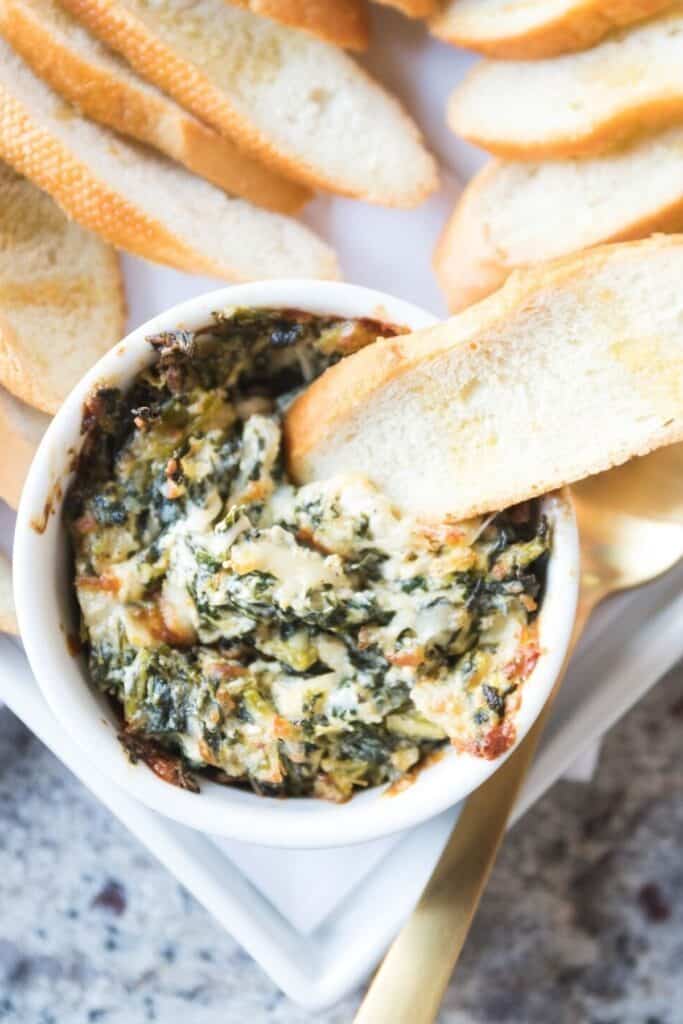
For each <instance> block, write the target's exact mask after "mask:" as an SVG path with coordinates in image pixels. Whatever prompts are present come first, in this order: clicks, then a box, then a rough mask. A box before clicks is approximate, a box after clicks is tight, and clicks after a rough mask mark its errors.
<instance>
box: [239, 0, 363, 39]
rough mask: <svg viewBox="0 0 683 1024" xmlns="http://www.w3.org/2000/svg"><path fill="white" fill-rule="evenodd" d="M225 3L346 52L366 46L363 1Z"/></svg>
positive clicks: (249, 0) (256, 0)
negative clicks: (341, 48)
mask: <svg viewBox="0 0 683 1024" xmlns="http://www.w3.org/2000/svg"><path fill="white" fill-rule="evenodd" d="M228 3H231V4H233V5H234V6H235V7H243V8H245V9H246V10H248V11H251V12H252V14H258V15H260V16H262V17H264V18H272V19H273V21H279V22H281V24H283V25H289V26H290V28H300V29H302V30H303V31H304V32H310V33H311V34H312V35H314V36H318V38H319V39H324V40H325V42H326V43H334V45H335V46H343V47H344V48H345V49H347V50H364V49H365V48H366V47H367V45H368V35H369V24H368V23H369V18H368V9H367V4H366V2H365V0H228Z"/></svg>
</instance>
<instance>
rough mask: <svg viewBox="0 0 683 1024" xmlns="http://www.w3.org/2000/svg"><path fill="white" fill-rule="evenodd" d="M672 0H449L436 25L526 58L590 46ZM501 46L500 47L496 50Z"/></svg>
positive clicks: (487, 48) (486, 48)
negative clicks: (634, 0)
mask: <svg viewBox="0 0 683 1024" xmlns="http://www.w3.org/2000/svg"><path fill="white" fill-rule="evenodd" d="M672 2H673V0H637V2H635V3H634V2H633V0H609V2H608V3H605V2H604V0H447V2H446V4H445V6H444V7H443V9H442V10H440V11H439V13H438V14H437V15H436V17H435V18H434V21H433V23H432V29H433V31H434V32H435V33H436V34H437V35H439V36H442V37H443V38H445V39H449V38H450V39H453V40H454V41H456V42H458V41H460V42H462V43H463V45H466V46H469V47H471V48H473V49H477V48H480V49H481V50H482V52H484V53H486V52H491V53H492V54H493V55H498V56H501V57H502V56H511V55H512V54H513V52H514V55H515V56H518V57H519V58H521V59H523V60H525V59H533V58H539V57H545V56H548V57H550V56H554V55H556V54H559V53H562V52H571V50H578V49H581V48H582V47H583V46H591V45H593V44H594V43H595V42H597V41H598V40H599V39H601V38H603V37H604V36H605V35H606V34H607V33H608V32H610V31H611V30H613V29H615V28H619V27H623V26H624V25H629V24H632V23H634V22H637V21H641V20H644V19H645V18H648V17H651V16H653V15H654V14H657V13H658V12H659V11H663V10H665V9H666V8H667V7H671V6H672ZM496 51H497V53H496Z"/></svg>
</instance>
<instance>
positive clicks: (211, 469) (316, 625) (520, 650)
mask: <svg viewBox="0 0 683 1024" xmlns="http://www.w3.org/2000/svg"><path fill="white" fill-rule="evenodd" d="M394 333H398V332H397V330H396V329H393V328H391V327H388V326H387V325H386V324H383V323H380V322H375V321H370V320H356V321H354V320H343V319H339V318H334V317H320V316H312V315H310V314H306V313H301V312H297V311H289V310H250V309H234V310H229V311H225V312H223V313H220V314H216V315H215V316H214V320H213V322H212V323H211V324H209V325H207V326H206V327H205V328H203V329H201V330H198V331H192V332H188V331H182V330H179V331H176V332H172V333H168V334H163V335H160V336H157V337H151V338H150V339H149V344H150V345H151V346H152V347H153V349H154V352H155V356H154V361H153V363H152V365H151V366H150V367H149V369H147V370H146V371H145V372H143V373H141V374H140V375H139V376H138V377H137V379H136V380H135V382H134V384H133V385H132V387H131V388H130V389H129V390H127V391H125V392H122V391H120V390H116V389H113V388H102V389H100V390H99V391H97V392H96V393H95V394H93V396H92V397H91V399H90V400H89V401H88V403H87V406H86V409H85V414H84V423H83V431H84V434H85V438H84V445H83V450H82V453H81V455H80V457H79V461H78V466H77V469H76V476H75V481H74V484H73V485H72V487H71V489H70V493H69V495H68V500H67V506H66V508H67V512H66V514H67V518H68V524H69V532H70V538H71V543H72V549H73V566H74V584H75V592H76V596H77V599H78V606H79V609H80V623H81V626H80V628H81V642H82V645H83V647H84V650H85V654H86V656H87V659H88V663H89V671H90V675H91V678H92V681H93V683H94V685H95V686H97V687H98V688H99V689H100V690H102V691H104V693H105V694H107V695H108V696H109V697H110V698H111V699H112V701H113V702H114V703H115V705H116V706H117V708H118V709H120V716H121V723H122V724H121V738H122V741H123V743H124V744H125V746H126V748H127V749H128V751H129V753H130V754H131V756H132V757H133V758H136V759H141V760H143V761H144V762H146V763H147V764H148V765H149V766H150V767H151V768H152V769H153V770H154V771H156V772H157V773H158V774H159V775H161V776H162V777H163V778H165V779H167V780H168V781H170V782H174V783H176V784H179V785H184V786H186V787H189V788H196V776H197V774H198V773H200V774H201V773H205V774H209V775H210V776H211V777H212V778H213V779H214V780H217V781H219V782H224V783H238V784H244V785H247V786H251V787H252V788H253V789H254V790H255V791H256V792H258V793H261V794H267V795H277V796H309V795H312V796H316V797H323V798H325V799H329V800H334V801H345V800H347V799H349V797H351V796H352V795H353V793H354V791H355V790H356V789H357V788H359V787H367V786H376V785H380V784H383V783H388V782H393V783H397V784H398V786H399V788H400V786H401V785H403V784H407V782H408V781H410V780H411V779H412V778H413V777H414V776H415V773H416V771H417V770H418V768H419V767H420V766H421V765H424V764H425V762H426V761H428V760H431V759H432V756H433V755H434V753H435V752H436V751H438V750H439V749H440V748H442V747H445V745H446V744H448V743H451V744H452V745H453V746H454V747H455V748H456V749H457V750H458V751H461V752H467V753H468V754H471V755H475V756H478V757H484V758H494V757H497V756H499V755H500V754H501V753H502V752H503V751H504V750H506V749H507V748H508V747H509V745H510V744H511V743H512V742H513V740H514V736H515V717H516V711H517V708H518V705H519V701H520V689H521V686H522V683H523V682H524V680H525V678H526V677H527V676H528V675H529V673H530V672H531V670H532V669H533V667H534V665H535V663H536V661H537V658H538V656H539V644H538V636H537V627H536V617H537V613H538V607H539V603H540V601H541V599H542V595H543V587H544V577H545V569H546V563H547V559H548V554H549V549H550V545H551V537H550V531H549V527H548V523H547V522H546V520H545V518H544V517H543V516H542V515H541V514H540V511H539V505H538V503H536V502H529V503H526V504H524V505H520V506H517V507H515V508H512V509H509V510H507V511H504V512H501V513H499V514H496V515H493V516H488V517H485V518H477V519H471V520H468V521H467V522H454V521H450V520H449V519H445V520H443V521H428V520H421V519H419V518H414V517H411V516H407V515H403V514H401V513H400V512H399V511H398V510H397V509H396V508H394V507H392V505H391V504H390V503H389V501H388V500H387V499H386V498H385V497H384V496H383V494H382V493H380V492H379V491H378V490H377V489H376V488H375V487H374V486H373V484H372V482H371V481H369V480H367V479H364V478H362V477H360V476H358V477H355V476H340V477H335V478H332V479H329V480H322V481H319V482H313V483H310V484H307V485H306V486H303V487H296V486H294V485H293V484H292V483H291V482H290V481H289V480H288V478H287V474H286V472H285V469H284V465H283V453H282V441H281V419H282V415H283V411H284V410H285V409H286V407H287V405H288V403H289V402H290V401H291V400H292V398H293V396H294V395H295V394H296V393H297V391H298V390H299V389H301V388H302V387H304V386H305V385H306V383H307V382H309V381H310V380H312V379H313V378H314V377H315V376H317V375H318V374H320V373H322V372H323V371H324V370H325V368H326V367H328V366H329V365H331V364H332V363H333V362H335V361H336V360H338V359H339V358H341V357H342V356H343V355H346V354H348V353H350V352H353V351H354V350H356V349H358V348H360V347H362V346H364V345H366V344H369V343H371V342H372V341H374V339H375V338H376V337H377V336H378V335H384V336H386V335H388V334H394Z"/></svg>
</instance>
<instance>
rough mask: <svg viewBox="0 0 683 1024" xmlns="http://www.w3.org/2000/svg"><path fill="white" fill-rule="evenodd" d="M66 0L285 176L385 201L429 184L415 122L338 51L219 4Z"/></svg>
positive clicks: (410, 196) (418, 194)
mask: <svg viewBox="0 0 683 1024" xmlns="http://www.w3.org/2000/svg"><path fill="white" fill-rule="evenodd" d="M63 2H64V4H65V6H66V7H68V8H69V10H70V11H71V12H72V13H73V14H74V15H75V16H76V17H78V18H80V19H81V20H82V21H83V22H84V23H85V24H86V25H87V26H88V28H90V30H91V31H92V32H94V33H95V34H96V35H98V36H99V37H100V38H101V39H103V40H104V41H105V42H106V43H108V44H109V45H110V46H112V47H113V48H114V49H116V50H118V51H119V52H120V53H122V54H123V55H124V56H125V57H126V58H127V60H129V61H130V63H131V64H132V65H133V66H134V67H135V68H137V70H138V71H139V72H140V73H141V74H143V75H144V76H145V77H147V78H148V79H149V80H150V81H152V82H155V83H156V84H157V85H158V86H159V87H160V88H161V89H163V90H164V91H165V92H167V93H169V94H170V95H171V96H174V97H175V99H176V100H177V101H178V102H179V103H181V104H182V105H183V106H185V107H187V109H188V110H192V111H193V112H194V113H195V114H196V115H197V117H200V118H202V120H204V121H206V122H207V123H209V124H212V125H213V126H214V127H215V128H217V129H218V131H220V132H223V133H224V134H226V135H229V136H232V137H234V139H235V141H236V142H237V143H238V144H239V145H240V146H242V147H244V148H245V149H246V150H248V151H249V152H251V153H252V154H253V155H255V156H256V157H258V158H260V159H262V160H264V161H265V162H267V163H268V165H269V166H274V167H276V168H278V170H280V171H281V172H282V173H284V174H288V175H290V176H291V177H293V178H295V179H297V180H300V181H303V182H305V183H306V184H308V185H310V186H312V187H314V188H323V189H328V190H330V191H332V192H338V193H341V194H343V195H349V196H354V197H356V198H358V199H365V200H367V201H369V202H376V203H382V204H385V205H387V206H414V205H416V204H417V203H419V202H421V201H422V200H423V199H424V198H425V197H426V196H427V195H428V194H429V193H430V192H431V191H432V190H433V189H434V188H435V187H436V183H437V182H436V165H435V163H434V160H433V159H432V157H431V156H430V155H429V153H427V151H426V149H425V148H424V145H423V143H422V140H421V138H420V133H419V131H418V129H417V127H416V125H415V124H414V123H413V122H412V121H411V120H410V118H409V117H408V116H407V115H406V114H405V112H404V111H403V109H402V108H401V107H400V105H399V104H398V102H397V101H396V100H395V99H394V98H393V97H392V96H390V95H389V94H388V93H386V92H385V91H384V89H382V88H381V87H380V86H379V85H378V84H377V83H376V82H374V81H373V80H372V79H371V78H370V77H369V76H368V75H367V74H366V73H365V72H364V71H363V70H362V69H361V68H360V67H359V66H358V65H357V64H356V63H355V62H354V61H353V59H352V58H351V57H349V56H348V55H347V54H345V53H343V52H342V51H341V50H338V49H337V48H336V47H333V46H329V45H327V44H325V43H322V42H320V40H318V39H312V38H311V37H310V36H308V35H306V34H305V33H303V32H296V31H294V30H293V29H289V28H286V27H285V26H283V25H278V24H276V23H275V22H273V21H270V20H268V19H266V18H259V17H257V16H256V15H254V14H252V13H251V12H250V11H244V10H240V9H237V8H233V7H231V6H230V5H228V4H226V3H225V0H157V2H155V3H149V2H148V0H63Z"/></svg>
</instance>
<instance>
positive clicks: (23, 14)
mask: <svg viewBox="0 0 683 1024" xmlns="http://www.w3.org/2000/svg"><path fill="white" fill-rule="evenodd" d="M0 33H1V34H2V35H3V36H4V37H5V39H7V40H8V42H9V43H11V45H12V46H13V48H14V49H15V50H16V51H17V52H18V53H19V54H21V56H22V57H23V58H24V60H25V61H26V62H27V63H28V64H30V65H31V67H32V68H33V70H34V71H35V72H36V74H37V75H39V76H40V77H41V78H43V79H45V81H46V82H48V84H49V85H51V86H52V88H53V89H54V90H55V91H56V92H58V93H59V94H60V95H61V96H63V97H64V99H65V100H67V101H68V102H69V103H72V104H73V105H74V106H75V107H77V108H78V109H79V110H80V111H81V112H82V113H84V114H85V115H86V116H87V117H91V118H92V119H93V120H94V121H99V122H101V123H102V124H105V125H107V126H108V127H109V128H114V129H115V130H116V131H119V132H122V133H123V134H124V135H130V136H132V138H134V139H137V140H138V141H140V142H146V143H147V144H148V145H150V146H154V148H155V149H158V150H160V151H161V152H162V153H165V154H166V155H167V156H170V157H171V158H172V159H173V160H177V161H178V162H179V163H181V164H184V165H185V167H187V168H189V170H191V171H194V172H195V173H196V174H199V175H201V176H202V177H203V178H206V179H207V181H211V182H213V184H214V185H218V186H219V187H220V188H222V189H224V190H225V191H226V192H228V193H230V194H232V195H238V196H242V197H243V198H244V199H249V200H250V201H251V202H254V203H256V204H258V205H259V206H265V207H267V208H268V209H271V210H280V211H282V212H284V213H291V212H293V211H294V210H298V209H299V208H300V207H301V206H302V205H303V203H305V202H306V200H307V199H309V198H310V192H307V190H306V189H305V188H303V187H302V186H301V185H298V184H296V183H295V182H293V181H290V180H289V179H287V178H283V177H280V176H279V175H277V174H275V173H274V172H272V171H270V170H268V168H267V167H266V166H265V165H264V164H262V163H261V162H260V161H258V160H254V159H252V158H251V157H250V156H247V155H246V154H245V153H243V152H242V151H241V150H240V149H238V148H237V146H236V145H235V143H234V142H232V140H230V139H226V138H225V137H223V136H221V135H219V134H218V132H216V131H214V130H213V129H212V128H209V127H208V126H207V125H205V124H202V122H201V121H198V120H197V118H195V117H193V115H192V114H189V113H188V112H187V111H186V110H183V108H182V107H179V106H178V104H177V103H175V102H174V101H173V100H172V99H169V97H168V96H165V95H164V93H162V92H161V91H160V90H159V89H157V88H156V86H154V85H151V84H150V83H149V82H146V81H145V80H144V79H142V78H139V77H138V75H136V74H135V72H134V71H133V70H132V68H130V67H129V66H128V65H127V64H126V63H125V61H123V60H122V59H121V57H119V55H118V54H116V53H113V52H112V51H111V50H109V49H108V48H107V47H106V46H104V44H103V43H101V42H100V41H99V40H98V39H96V38H95V37H94V36H92V35H91V34H90V33H89V32H88V31H87V29H85V28H83V26H82V25H80V24H79V23H78V22H77V21H76V20H75V18H73V17H72V15H70V14H69V13H68V12H67V11H65V10H63V8H62V7H60V5H59V4H58V3H57V2H56V0H2V2H0Z"/></svg>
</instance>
